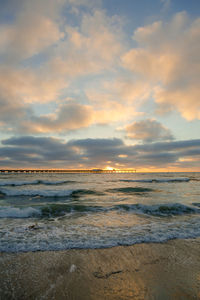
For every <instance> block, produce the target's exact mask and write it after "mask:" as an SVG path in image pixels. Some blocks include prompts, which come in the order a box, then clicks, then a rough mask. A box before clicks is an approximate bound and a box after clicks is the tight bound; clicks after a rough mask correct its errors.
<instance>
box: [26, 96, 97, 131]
mask: <svg viewBox="0 0 200 300" xmlns="http://www.w3.org/2000/svg"><path fill="white" fill-rule="evenodd" d="M92 123H93V112H92V108H91V107H90V106H88V105H81V104H78V103H75V102H68V103H65V104H61V105H60V106H59V107H58V109H57V111H56V112H55V113H53V114H47V115H41V116H40V117H37V116H35V115H32V116H31V118H30V119H29V120H25V121H24V122H22V123H21V126H20V131H22V132H24V133H53V132H56V133H59V132H68V131H72V130H77V129H80V128H83V127H88V126H89V125H91V124H92Z"/></svg>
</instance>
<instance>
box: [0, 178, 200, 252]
mask: <svg viewBox="0 0 200 300" xmlns="http://www.w3.org/2000/svg"><path fill="white" fill-rule="evenodd" d="M199 236H200V173H134V174H131V173H129V174H123V173H119V174H65V173H63V174H61V173H58V174H57V173H52V174H51V173H49V174H48V173H46V174H45V173H44V174H42V173H38V174H14V173H13V174H0V251H4V252H20V251H38V250H43V251H45V250H64V249H71V248H104V247H112V246H118V245H132V244H136V243H149V242H155V243H156V242H165V241H167V240H169V239H175V238H185V239H187V238H196V237H199Z"/></svg>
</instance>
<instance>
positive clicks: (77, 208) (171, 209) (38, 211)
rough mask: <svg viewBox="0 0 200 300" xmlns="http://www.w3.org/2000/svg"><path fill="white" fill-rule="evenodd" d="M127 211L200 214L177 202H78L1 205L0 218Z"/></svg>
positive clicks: (155, 213)
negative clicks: (105, 205) (21, 205)
mask: <svg viewBox="0 0 200 300" xmlns="http://www.w3.org/2000/svg"><path fill="white" fill-rule="evenodd" d="M120 210H121V211H123V210H125V211H127V212H130V213H133V214H144V215H151V216H160V217H166V216H173V215H184V214H186V215H187V214H200V209H198V208H196V207H191V206H186V205H183V204H179V203H173V204H158V205H143V204H139V203H137V204H120V205H115V206H109V207H102V206H97V205H96V206H89V205H80V204H64V203H62V204H61V203H58V204H47V205H44V206H42V207H37V208H36V207H25V208H18V207H9V206H6V207H2V208H1V209H0V218H29V217H30V218H34V217H36V218H37V217H40V218H51V217H59V216H65V215H67V214H69V213H77V212H81V213H99V212H109V211H120Z"/></svg>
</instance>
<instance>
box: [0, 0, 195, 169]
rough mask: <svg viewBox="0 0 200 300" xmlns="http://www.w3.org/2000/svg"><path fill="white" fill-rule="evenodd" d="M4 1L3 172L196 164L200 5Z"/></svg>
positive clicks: (0, 79)
mask: <svg viewBox="0 0 200 300" xmlns="http://www.w3.org/2000/svg"><path fill="white" fill-rule="evenodd" d="M11 3H12V1H11V2H10V1H3V2H1V4H0V11H1V23H0V33H1V38H0V107H1V109H0V141H1V144H0V168H32V169H37V168H54V169H56V168H57V169H70V168H71V169H91V168H102V169H103V168H104V166H107V167H105V168H106V169H107V170H112V169H128V168H134V169H137V171H141V172H143V171H144V170H145V172H146V171H147V172H154V171H163V170H164V171H172V172H173V171H199V170H200V136H199V132H200V100H199V99H200V93H199V74H200V70H199V60H200V52H199V46H200V18H199V15H198V12H199V3H198V1H195V0H192V1H189V2H188V1H186V0H183V1H178V0H171V1H169V0H153V1H147V0H141V1H132V0H125V1H123V2H121V1H119V0H109V1H105V0H94V1H88V0H82V1H80V0H72V1H71V0H43V1H40V0H35V1H32V0H26V1H25V0H22V1H15V4H14V5H12V4H11ZM144 8H145V9H144Z"/></svg>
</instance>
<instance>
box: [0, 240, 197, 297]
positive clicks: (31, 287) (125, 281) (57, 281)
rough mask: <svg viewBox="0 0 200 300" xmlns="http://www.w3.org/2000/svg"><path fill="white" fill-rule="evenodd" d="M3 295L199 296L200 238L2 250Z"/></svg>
mask: <svg viewBox="0 0 200 300" xmlns="http://www.w3.org/2000/svg"><path fill="white" fill-rule="evenodd" d="M0 299H3V300H4V299H5V300H7V299H20V300H23V299H34V300H35V299H56V300H57V299H58V300H62V299H70V300H73V299H75V300H85V299H87V300H90V299H98V300H103V299H116V300H126V299H136V300H139V299H141V300H142V299H145V300H149V299H152V300H153V299H159V300H165V299H170V300H175V299H180V300H186V299H187V300H189V299H200V239H190V240H172V241H168V242H167V243H162V244H138V245H133V246H128V247H122V246H120V247H114V248H110V249H96V250H91V249H88V250H66V251H46V252H28V253H18V254H7V253H1V254H0Z"/></svg>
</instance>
